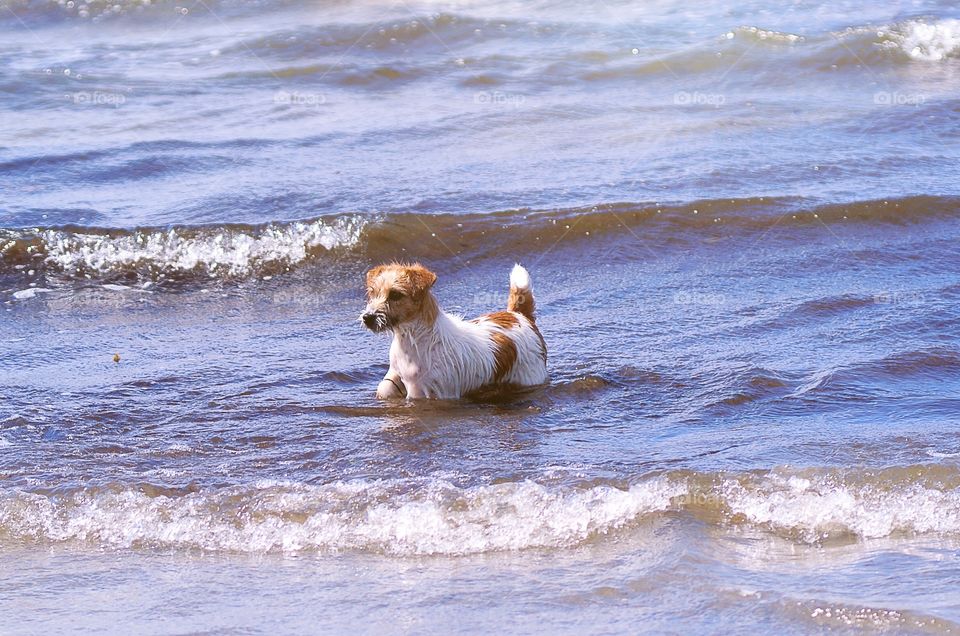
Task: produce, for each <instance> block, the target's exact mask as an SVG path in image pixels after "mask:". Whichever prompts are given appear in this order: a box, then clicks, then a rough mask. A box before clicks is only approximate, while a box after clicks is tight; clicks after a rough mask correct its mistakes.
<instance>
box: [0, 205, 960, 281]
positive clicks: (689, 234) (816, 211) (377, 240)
mask: <svg viewBox="0 0 960 636" xmlns="http://www.w3.org/2000/svg"><path fill="white" fill-rule="evenodd" d="M958 209H960V201H958V200H957V199H956V198H955V197H930V196H917V197H907V198H903V199H896V200H884V201H860V202H854V203H850V204H843V205H826V206H813V207H811V206H809V205H807V204H805V203H804V202H803V201H802V200H797V199H791V198H779V199H778V198H769V197H767V198H764V197H758V198H753V199H715V200H704V201H698V202H695V203H690V204H684V205H673V206H667V205H656V204H642V203H611V204H603V205H597V206H593V207H585V208H568V209H557V210H529V209H520V210H506V211H502V212H493V213H489V214H476V215H456V214H433V215H420V214H415V213H406V214H390V215H385V216H380V217H376V218H374V217H364V216H361V215H344V216H338V217H329V218H320V219H314V220H305V221H296V222H291V223H281V222H276V223H270V224H267V225H261V226H251V225H240V224H225V225H218V226H199V227H197V226H194V227H191V226H183V227H172V228H144V229H139V230H133V231H131V230H120V229H96V228H84V227H78V226H66V227H59V228H48V229H43V228H34V229H18V230H3V229H0V274H7V275H11V274H18V273H20V274H30V275H31V276H37V275H39V274H56V275H60V276H66V277H68V278H70V277H75V278H81V279H86V278H97V279H113V278H121V279H147V280H151V279H157V278H163V277H168V278H184V277H189V276H197V275H199V276H203V277H216V278H222V279H235V278H248V277H254V276H262V275H264V274H270V275H273V274H278V273H283V272H286V271H289V270H291V269H293V268H296V267H298V266H301V265H303V264H304V263H307V262H310V261H313V260H316V259H319V258H323V257H326V256H331V255H335V254H338V253H344V252H354V253H358V254H362V255H364V256H365V257H367V259H368V260H371V259H372V260H379V261H382V260H388V259H391V258H398V259H403V258H412V257H413V256H411V255H410V252H409V250H410V248H411V246H415V248H416V251H415V255H414V256H415V257H416V258H418V259H427V260H442V259H447V258H451V257H455V258H458V259H464V258H481V257H484V256H490V255H497V254H503V255H505V256H509V257H510V258H513V257H514V256H515V255H516V254H525V253H530V252H531V250H533V251H536V249H537V248H538V247H540V246H542V249H544V250H547V249H549V248H550V247H551V246H555V245H557V244H558V243H559V242H560V241H575V240H578V239H582V238H584V237H597V236H603V235H613V234H619V233H622V232H623V230H624V228H628V229H630V230H631V232H633V231H634V230H633V228H642V230H643V231H642V235H643V237H644V238H648V239H649V240H650V242H651V245H655V246H660V247H664V246H669V245H671V244H674V243H678V242H679V243H683V242H685V241H697V240H700V239H701V238H702V237H703V236H704V235H705V234H708V233H717V232H720V233H725V234H731V233H738V232H752V231H764V230H767V229H769V228H771V227H774V226H776V227H788V226H791V225H795V226H798V227H802V226H807V225H819V224H821V223H868V224H876V223H896V224H902V223H908V222H917V221H921V220H923V219H924V218H931V217H937V216H946V215H952V214H955V213H956V212H957V210H958ZM632 236H634V237H639V236H640V234H636V233H634V234H632ZM531 246H532V247H531Z"/></svg>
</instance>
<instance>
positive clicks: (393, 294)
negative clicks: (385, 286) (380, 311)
mask: <svg viewBox="0 0 960 636" xmlns="http://www.w3.org/2000/svg"><path fill="white" fill-rule="evenodd" d="M401 298H403V292H401V291H397V290H396V289H391V290H390V293H389V294H387V300H400V299H401Z"/></svg>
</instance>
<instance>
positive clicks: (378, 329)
mask: <svg viewBox="0 0 960 636" xmlns="http://www.w3.org/2000/svg"><path fill="white" fill-rule="evenodd" d="M374 317H375V320H374V321H373V322H372V323H370V324H366V323H365V326H366V328H367V329H369V330H370V331H372V332H373V333H382V332H384V331H387V330H388V329H390V327H391V324H390V323H391V321H390V318H389V317H388V316H387V315H386V314H381V313H376V314H374Z"/></svg>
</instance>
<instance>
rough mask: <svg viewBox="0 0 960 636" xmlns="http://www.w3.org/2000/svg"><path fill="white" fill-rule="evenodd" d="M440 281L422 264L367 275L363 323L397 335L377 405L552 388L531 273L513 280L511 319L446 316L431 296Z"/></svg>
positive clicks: (502, 314)
mask: <svg viewBox="0 0 960 636" xmlns="http://www.w3.org/2000/svg"><path fill="white" fill-rule="evenodd" d="M436 280H437V276H436V274H434V273H433V272H431V271H430V270H428V269H427V268H425V267H423V266H422V265H420V264H419V263H415V264H412V265H404V264H399V263H392V264H389V265H380V266H379V267H374V268H373V269H371V270H370V271H369V272H367V307H366V309H365V310H364V312H363V314H362V315H361V316H360V320H361V321H362V322H363V324H364V326H366V327H367V328H368V329H370V330H371V331H374V332H381V331H386V330H389V331H391V332H393V343H392V344H391V345H390V370H389V371H388V372H387V374H386V375H385V376H384V378H383V380H381V381H380V384H379V386H378V387H377V397H378V398H380V399H388V398H404V397H406V398H411V399H417V398H441V399H449V398H459V397H462V396H464V395H466V394H468V393H470V392H472V391H475V390H477V389H480V388H483V387H487V386H491V385H501V384H503V385H519V386H534V385H538V384H543V383H544V382H546V381H547V345H546V343H545V342H544V340H543V336H542V335H541V334H540V330H539V329H537V325H536V321H535V318H534V308H535V304H534V300H533V287H532V286H531V284H530V275H529V274H528V273H527V270H526V269H524V268H523V267H521V266H520V265H516V266H515V267H514V268H513V271H511V272H510V296H509V297H508V299H507V310H506V311H495V312H492V313H489V314H485V315H483V316H480V317H478V318H474V319H473V320H464V319H462V318H460V317H459V316H454V315H452V314H448V313H444V312H443V311H441V310H440V307H439V305H437V301H436V299H435V298H434V297H433V294H432V293H430V288H431V287H433V284H434V283H435V282H436Z"/></svg>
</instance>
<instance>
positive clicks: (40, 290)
mask: <svg viewBox="0 0 960 636" xmlns="http://www.w3.org/2000/svg"><path fill="white" fill-rule="evenodd" d="M52 291H53V290H52V289H47V288H46V287H28V288H27V289H21V290H20V291H15V292H13V297H14V298H16V299H17V300H30V299H31V298H33V297H34V296H36V295H37V294H44V293H47V292H52Z"/></svg>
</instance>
